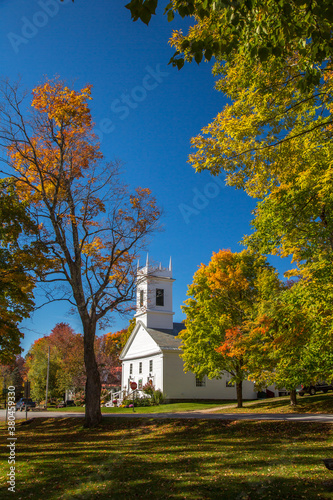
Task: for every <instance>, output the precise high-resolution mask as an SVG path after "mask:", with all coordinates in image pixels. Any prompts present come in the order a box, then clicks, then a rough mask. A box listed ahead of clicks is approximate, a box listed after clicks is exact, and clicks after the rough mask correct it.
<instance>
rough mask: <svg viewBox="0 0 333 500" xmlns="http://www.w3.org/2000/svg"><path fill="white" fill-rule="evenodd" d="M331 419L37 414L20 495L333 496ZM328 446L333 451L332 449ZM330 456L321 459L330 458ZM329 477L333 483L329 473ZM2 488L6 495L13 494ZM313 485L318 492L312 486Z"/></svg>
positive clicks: (22, 441) (21, 439)
mask: <svg viewBox="0 0 333 500" xmlns="http://www.w3.org/2000/svg"><path fill="white" fill-rule="evenodd" d="M329 434H330V426H329V425H328V424H318V423H314V424H312V423H304V422H302V423H297V424H296V423H290V422H231V421H209V420H207V421H204V420H201V421H193V420H176V419H175V420H168V421H161V420H154V419H149V420H146V419H138V420H137V419H136V420H133V419H125V418H121V419H115V420H112V421H109V420H107V421H105V422H103V423H102V425H101V426H100V427H99V428H95V429H83V428H82V420H81V419H61V420H60V421H59V420H58V419H57V421H54V420H51V419H49V420H44V421H41V419H38V421H37V419H36V421H35V422H32V423H31V424H29V426H27V427H26V428H24V429H23V427H22V428H20V429H18V431H17V436H18V444H17V447H18V469H19V468H20V464H26V465H25V466H24V467H23V466H22V469H24V471H23V470H22V473H18V476H17V493H18V496H19V497H22V498H29V497H31V496H33V497H34V498H41V499H42V498H43V499H44V498H47V499H48V500H53V499H58V498H63V499H64V500H65V499H66V500H69V499H79V498H89V499H90V498H91V499H94V498H101V499H118V498H119V499H125V500H127V498H138V499H144V500H145V499H148V498H149V499H160V498H161V499H163V498H166V499H167V498H172V499H179V498H187V499H193V500H194V499H222V500H228V499H232V500H250V499H251V500H252V499H266V498H267V499H268V498H275V499H301V498H307V499H309V498H317V499H318V498H323V499H324V498H333V497H330V496H326V495H329V494H330V491H331V490H330V483H329V481H330V473H328V471H326V470H325V469H324V466H323V465H322V469H320V468H319V472H318V464H319V462H320V461H321V459H322V458H325V456H326V455H327V454H328V453H329V444H328V435H329ZM323 455H325V456H323ZM320 465H321V464H320ZM325 481H326V483H327V484H326V486H325V484H324V482H325ZM8 493H9V492H7V491H6V490H5V487H3V488H2V491H1V490H0V495H1V498H3V499H5V498H13V497H12V493H11V494H9V495H8ZM311 495H312V496H311Z"/></svg>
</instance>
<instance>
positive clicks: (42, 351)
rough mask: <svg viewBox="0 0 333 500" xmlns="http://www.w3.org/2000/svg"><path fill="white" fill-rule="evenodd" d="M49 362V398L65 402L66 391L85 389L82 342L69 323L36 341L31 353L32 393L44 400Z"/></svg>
mask: <svg viewBox="0 0 333 500" xmlns="http://www.w3.org/2000/svg"><path fill="white" fill-rule="evenodd" d="M49 351H50V361H49V387H48V394H49V397H51V398H52V397H54V398H62V397H63V394H64V393H65V392H66V391H67V390H73V391H74V392H75V391H78V390H82V389H83V388H84V385H85V379H86V376H85V370H84V361H83V338H82V335H80V334H77V333H75V332H74V330H73V329H72V328H71V327H70V325H69V324H67V323H58V324H57V325H56V326H55V327H54V328H53V329H52V331H51V333H50V334H49V335H45V336H44V337H42V338H40V339H37V340H36V341H35V342H34V343H33V345H32V346H31V348H30V349H29V351H28V354H27V356H26V364H27V367H28V374H27V375H28V379H29V381H30V382H31V393H32V396H33V397H34V398H36V399H37V400H39V401H40V400H43V399H44V398H45V393H46V374H47V364H48V354H49Z"/></svg>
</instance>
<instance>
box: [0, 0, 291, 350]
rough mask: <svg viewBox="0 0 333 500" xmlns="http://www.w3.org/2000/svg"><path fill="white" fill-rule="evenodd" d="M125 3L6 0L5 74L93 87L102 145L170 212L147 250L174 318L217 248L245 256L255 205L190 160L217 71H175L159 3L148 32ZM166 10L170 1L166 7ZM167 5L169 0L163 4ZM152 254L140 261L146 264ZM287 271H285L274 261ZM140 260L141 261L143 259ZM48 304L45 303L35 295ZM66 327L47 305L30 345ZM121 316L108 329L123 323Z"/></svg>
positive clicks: (1, 5)
mask: <svg viewBox="0 0 333 500" xmlns="http://www.w3.org/2000/svg"><path fill="white" fill-rule="evenodd" d="M126 3H127V2H126V1H122V0H112V1H110V0H75V3H72V1H71V0H65V1H64V2H63V3H61V2H60V1H59V0H30V1H29V2H27V1H26V0H1V2H0V25H1V38H0V44H1V45H0V48H1V52H0V53H1V56H0V57H1V67H0V68H1V69H0V73H1V77H8V78H9V79H10V80H17V79H18V78H19V77H20V78H21V83H22V86H23V87H25V88H27V89H28V90H29V91H31V89H32V88H33V87H35V86H36V84H38V83H39V82H41V81H42V80H43V77H44V76H47V77H49V78H51V77H53V76H55V75H59V76H60V77H61V78H62V79H65V80H66V81H68V82H69V83H71V82H72V83H74V85H75V87H76V88H82V87H83V86H84V85H86V84H87V83H90V84H92V85H93V94H92V95H93V101H91V110H92V115H93V119H94V121H95V123H96V127H95V131H96V132H97V134H98V135H99V137H100V140H101V149H102V152H103V154H104V155H105V158H106V159H107V160H109V161H113V160H115V159H120V160H121V161H122V162H123V164H124V178H125V181H126V182H127V183H128V184H129V185H130V186H132V187H136V186H141V187H149V188H150V189H151V190H152V192H153V194H154V195H155V196H156V198H157V201H158V204H159V205H160V206H162V207H163V209H164V218H163V226H164V231H163V232H161V233H158V234H156V236H155V237H154V238H153V239H152V240H151V243H150V245H149V255H150V256H151V258H152V259H154V260H155V261H161V262H162V265H164V266H166V265H168V262H169V258H170V256H171V257H172V260H173V273H174V278H175V279H176V281H175V283H174V311H175V321H181V320H182V319H183V315H182V313H181V310H180V305H181V304H182V302H183V301H184V300H185V298H186V291H187V285H188V284H189V283H191V281H192V277H193V274H194V272H195V271H196V269H197V267H198V265H200V263H201V262H204V263H208V262H209V260H210V257H211V255H212V252H213V251H218V250H219V249H222V248H224V249H225V248H230V249H231V250H232V251H239V250H241V249H242V247H241V246H240V245H239V244H238V242H239V241H240V240H241V239H242V237H243V235H244V234H248V233H249V232H250V225H249V222H250V220H251V210H253V208H254V205H255V204H254V200H251V199H250V198H248V197H247V196H246V195H245V194H244V193H243V192H241V191H236V190H234V189H232V188H228V187H224V184H223V179H222V178H220V179H216V178H213V177H211V176H210V175H209V174H208V173H202V174H196V173H195V172H194V170H193V169H192V167H191V166H190V165H189V164H188V163H187V157H188V154H189V152H190V139H191V137H193V136H195V135H197V134H198V133H199V132H200V129H201V128H202V127H203V126H204V125H206V124H207V123H209V122H210V121H212V119H213V118H214V117H215V116H216V114H217V113H218V112H219V111H220V110H221V109H222V107H223V105H224V103H225V99H224V96H223V95H222V94H221V93H218V92H217V91H215V90H214V78H213V76H212V74H211V65H210V64H207V63H202V64H201V65H200V66H198V65H197V64H196V63H193V64H190V65H185V66H184V68H183V69H182V70H181V71H178V70H177V69H175V68H173V67H171V66H168V64H167V63H168V61H169V59H170V57H171V56H172V54H173V49H172V48H171V47H170V46H169V45H168V39H169V38H170V36H171V33H172V30H173V29H179V28H181V27H184V29H186V25H187V23H188V21H183V20H180V19H179V20H176V21H174V22H172V23H168V22H167V19H166V17H165V16H163V15H162V13H163V8H162V7H160V8H159V10H158V15H157V16H155V17H154V18H153V19H152V21H151V23H150V25H149V26H148V27H147V26H146V25H144V24H143V23H141V22H139V21H138V22H136V23H133V22H132V21H131V18H130V13H129V11H128V10H127V9H125V7H124V6H125V4H126ZM164 4H166V2H164ZM161 5H163V2H162V4H161ZM144 259H145V256H143V260H144ZM270 260H271V262H272V263H273V264H274V265H275V266H277V267H278V269H279V271H280V272H283V271H284V270H286V268H287V267H288V265H287V264H286V263H284V262H280V261H279V260H277V259H270ZM142 264H143V261H142ZM38 301H42V297H39V298H38ZM60 321H66V322H69V323H70V324H71V325H72V326H73V328H74V329H75V330H76V331H77V332H79V331H81V327H80V321H79V320H78V318H77V317H76V316H75V315H69V314H68V308H67V306H66V305H64V304H62V303H59V304H57V305H54V304H53V305H52V306H46V307H44V308H42V309H40V310H38V311H36V312H35V313H34V315H33V316H32V318H31V319H29V320H27V321H25V322H24V334H25V339H24V341H23V343H22V345H23V347H24V348H25V349H27V348H29V346H30V345H31V343H32V342H33V341H34V340H35V339H36V338H38V337H40V336H43V335H46V334H49V333H50V331H51V329H52V328H53V327H54V326H55V325H56V323H58V322H60ZM127 324H128V319H121V318H115V321H114V324H113V325H112V326H111V327H110V328H108V330H107V331H117V330H118V329H120V328H123V327H126V326H127Z"/></svg>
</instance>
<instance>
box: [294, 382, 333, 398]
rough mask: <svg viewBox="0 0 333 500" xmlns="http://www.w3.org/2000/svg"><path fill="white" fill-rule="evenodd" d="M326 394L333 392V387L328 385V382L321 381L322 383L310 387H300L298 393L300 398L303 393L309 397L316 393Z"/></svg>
mask: <svg viewBox="0 0 333 500" xmlns="http://www.w3.org/2000/svg"><path fill="white" fill-rule="evenodd" d="M320 391H321V392H324V393H326V392H328V391H333V385H332V384H329V383H328V382H325V381H322V382H316V383H315V384H311V385H302V386H301V389H300V390H299V391H298V394H299V395H300V396H304V394H305V393H308V394H310V395H311V396H314V395H315V394H316V392H320Z"/></svg>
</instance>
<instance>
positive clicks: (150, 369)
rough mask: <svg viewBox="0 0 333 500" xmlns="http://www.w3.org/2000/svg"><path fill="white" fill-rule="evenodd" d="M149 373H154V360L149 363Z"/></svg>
mask: <svg viewBox="0 0 333 500" xmlns="http://www.w3.org/2000/svg"><path fill="white" fill-rule="evenodd" d="M149 371H150V372H152V371H153V360H152V359H151V360H150V361H149Z"/></svg>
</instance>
